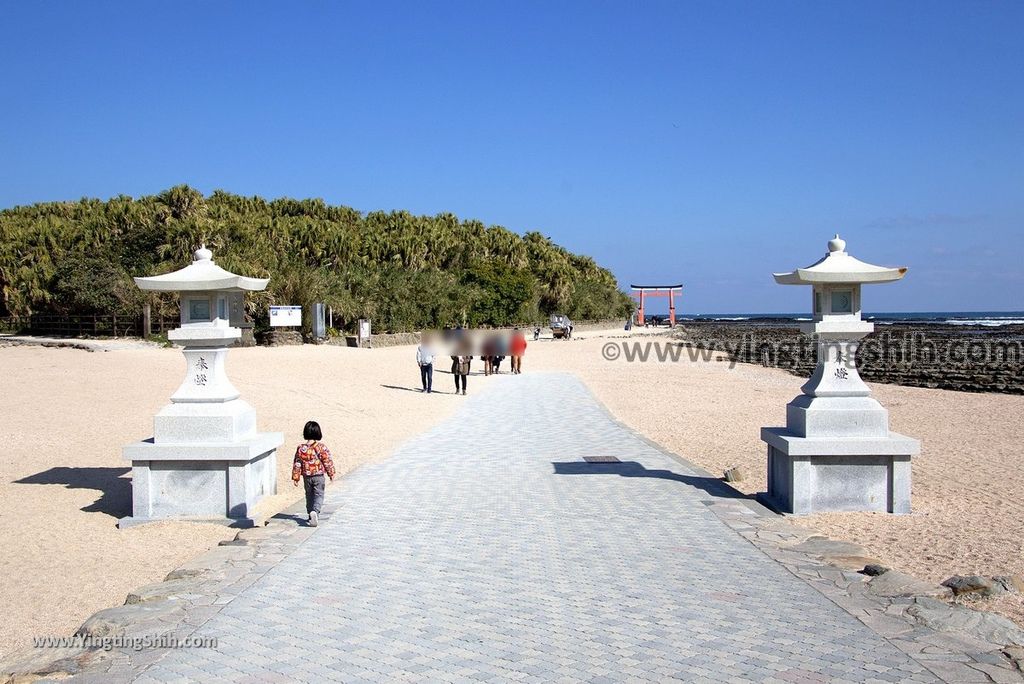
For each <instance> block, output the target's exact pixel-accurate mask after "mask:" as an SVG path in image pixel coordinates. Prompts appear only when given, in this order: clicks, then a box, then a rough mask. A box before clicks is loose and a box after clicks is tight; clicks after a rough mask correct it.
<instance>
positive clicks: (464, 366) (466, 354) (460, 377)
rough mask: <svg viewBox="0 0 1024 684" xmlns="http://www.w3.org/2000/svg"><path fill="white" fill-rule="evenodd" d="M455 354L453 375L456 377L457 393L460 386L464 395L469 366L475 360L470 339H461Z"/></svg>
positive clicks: (456, 346) (453, 357)
mask: <svg viewBox="0 0 1024 684" xmlns="http://www.w3.org/2000/svg"><path fill="white" fill-rule="evenodd" d="M454 351H455V355H454V356H452V376H453V377H454V378H455V393H456V394H458V393H459V386H460V385H461V388H462V395H463V396H465V395H466V377H467V376H468V375H469V367H470V364H471V363H472V361H473V357H472V355H471V352H472V349H471V348H470V346H469V343H468V341H466V340H465V339H463V340H460V341H459V342H458V343H457V344H456V345H455V349H454Z"/></svg>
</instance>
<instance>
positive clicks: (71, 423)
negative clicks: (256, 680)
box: [0, 331, 1024, 654]
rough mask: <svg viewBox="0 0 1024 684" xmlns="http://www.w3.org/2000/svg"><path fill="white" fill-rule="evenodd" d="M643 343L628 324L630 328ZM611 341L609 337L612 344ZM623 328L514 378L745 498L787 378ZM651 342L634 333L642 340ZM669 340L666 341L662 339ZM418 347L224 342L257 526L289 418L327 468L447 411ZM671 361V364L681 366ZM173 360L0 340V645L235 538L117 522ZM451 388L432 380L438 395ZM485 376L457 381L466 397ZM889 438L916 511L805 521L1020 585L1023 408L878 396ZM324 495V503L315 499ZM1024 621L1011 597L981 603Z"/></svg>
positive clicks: (786, 393)
mask: <svg viewBox="0 0 1024 684" xmlns="http://www.w3.org/2000/svg"><path fill="white" fill-rule="evenodd" d="M640 332H642V331H640ZM612 336H614V338H613V337H612ZM622 336H623V333H622V331H588V332H580V333H579V334H578V335H577V337H578V338H580V339H576V340H572V341H552V340H541V341H540V342H537V343H533V342H531V343H530V347H529V349H528V350H527V356H526V359H525V361H524V370H525V372H531V371H535V370H568V371H571V372H574V373H576V374H578V375H579V376H580V377H581V378H582V379H583V380H584V381H585V382H586V383H587V384H588V385H589V386H590V387H591V389H592V390H593V391H594V393H595V394H596V395H597V396H598V397H599V398H600V399H601V401H603V402H604V403H605V405H607V406H608V408H609V409H610V410H611V411H612V413H614V414H615V415H616V416H617V417H618V418H619V419H620V420H622V421H623V422H625V423H626V424H628V425H630V426H631V427H633V428H634V429H637V430H638V431H640V432H643V433H644V434H646V435H647V436H648V437H650V438H652V439H654V440H655V441H657V442H659V443H660V444H662V445H663V446H665V447H666V448H668V449H670V450H672V451H674V452H676V453H678V454H680V455H682V456H683V457H685V458H687V459H689V460H691V461H693V462H695V463H697V464H698V465H701V466H702V467H704V468H706V469H707V470H709V471H711V472H712V473H715V474H720V473H721V472H722V471H723V470H724V469H725V468H727V467H731V466H736V465H738V466H740V467H741V468H743V470H744V471H745V473H746V475H747V480H746V481H744V482H743V483H740V486H741V488H742V489H743V490H744V491H746V492H755V491H759V490H762V489H764V487H765V477H764V462H765V449H764V445H763V444H762V443H761V442H760V440H759V437H758V434H759V428H760V426H762V425H781V424H783V423H784V422H785V410H784V407H785V404H786V402H787V401H789V400H790V399H791V398H793V396H795V395H796V394H797V393H798V392H799V386H800V385H801V384H802V383H801V380H800V379H799V378H797V377H795V376H792V375H789V374H787V373H785V372H783V371H778V370H773V369H765V368H761V367H757V366H737V367H735V368H732V369H730V368H729V364H728V363H723V362H715V361H696V362H690V361H685V360H684V361H680V362H677V363H672V362H669V363H658V362H655V361H649V362H647V363H637V362H633V363H629V362H627V361H625V360H624V359H623V358H621V357H620V358H619V360H616V361H607V360H605V359H604V358H603V356H602V349H603V347H604V345H607V344H609V343H613V344H621V343H622V342H624V341H627V340H623V339H616V338H621V337H622ZM658 339H659V338H643V337H640V338H633V339H632V340H628V341H629V342H635V341H639V342H641V343H644V342H647V341H650V340H658ZM661 339H663V338H661ZM412 356H413V349H412V348H410V347H392V348H385V349H377V350H365V349H347V348H339V347H310V346H306V347H281V348H274V349H266V348H257V349H238V350H234V351H232V352H231V355H230V357H229V360H228V364H229V373H230V377H231V379H232V381H233V382H234V384H235V385H236V386H237V387H238V388H239V390H241V392H242V396H243V397H244V398H245V399H246V400H247V401H249V403H251V404H252V405H253V406H254V407H255V408H256V410H257V415H258V417H259V424H260V428H261V429H264V430H276V431H282V432H284V433H285V444H286V446H285V448H284V449H283V454H282V457H280V458H279V469H280V477H281V482H282V487H281V493H280V494H279V495H278V496H276V497H273V498H271V499H268V500H267V501H266V502H265V503H264V505H263V506H261V512H262V513H264V514H265V515H271V514H273V513H274V512H276V511H278V510H280V509H282V508H284V507H285V506H287V505H288V504H290V503H291V502H293V501H295V500H296V499H297V498H298V497H299V495H300V493H299V491H297V490H294V489H292V488H291V486H290V485H289V484H288V469H289V466H290V458H291V453H290V452H291V445H294V444H295V443H297V442H298V441H299V439H300V437H301V430H302V425H303V423H304V422H305V421H306V420H308V419H310V418H314V419H316V420H319V421H320V422H321V424H322V425H323V427H324V437H325V441H326V442H327V443H328V444H329V445H330V446H331V447H332V449H333V452H334V454H335V457H336V460H337V462H338V467H339V470H340V471H346V470H351V469H352V468H355V467H357V466H358V465H360V464H361V463H365V462H368V461H372V460H375V459H379V458H383V457H385V456H386V455H387V454H388V453H389V452H390V451H391V450H392V449H394V448H395V447H396V446H397V445H398V444H399V443H400V442H401V441H403V440H404V439H406V438H408V437H410V436H412V435H414V434H416V433H418V432H421V431H423V430H425V429H427V428H428V427H430V426H431V425H433V424H435V423H436V422H438V421H440V420H441V419H443V418H444V417H446V416H448V415H450V414H451V413H452V412H453V411H454V410H455V409H456V408H457V407H458V406H459V402H460V400H461V398H460V397H456V396H453V395H450V394H435V395H432V396H430V397H426V396H424V395H421V394H420V393H419V392H417V391H410V389H411V388H413V387H416V386H418V377H417V371H416V369H415V366H414V363H413V361H412ZM684 359H685V356H684ZM183 371H184V368H183V360H182V357H181V354H180V352H178V351H177V350H174V349H152V348H146V349H118V350H116V351H110V352H85V351H81V350H74V349H49V348H42V347H0V378H2V379H3V380H2V382H3V386H2V387H3V391H2V392H0V444H2V445H3V449H2V450H0V539H3V553H2V554H0V614H3V615H4V616H5V619H6V621H5V625H4V627H3V629H2V630H0V654H3V653H6V652H8V651H9V650H10V649H12V648H15V647H20V646H25V645H27V644H28V641H29V639H30V638H31V637H32V636H35V635H65V634H68V633H70V632H72V631H74V629H76V628H77V627H78V625H79V624H81V622H82V621H83V620H84V619H85V618H86V617H88V616H89V615H90V614H92V613H93V612H95V611H96V610H99V609H101V608H105V607H108V606H112V605H118V604H120V603H122V602H123V600H124V597H125V595H126V594H127V592H128V591H129V590H131V589H132V588H134V587H136V586H139V585H142V584H146V583H149V582H156V581H160V580H162V579H163V577H164V575H165V574H166V573H167V572H168V571H170V570H171V569H173V568H174V567H176V566H178V565H180V564H181V563H182V562H184V561H185V560H187V559H188V558H190V557H192V556H194V555H197V554H198V553H200V552H202V551H203V550H205V549H206V548H208V547H210V546H212V545H214V544H216V543H217V542H218V541H220V540H223V539H228V538H230V537H232V536H233V534H234V532H233V531H232V530H229V529H227V528H225V527H221V526H217V525H208V524H198V523H160V524H151V525H143V526H139V527H136V528H131V529H128V530H118V529H117V528H116V526H115V522H116V519H117V518H118V517H121V516H123V515H126V514H127V513H129V511H130V497H131V495H130V491H131V490H130V479H129V478H130V472H129V469H128V467H127V464H126V463H125V462H124V461H122V460H121V457H120V448H121V446H122V445H123V444H125V443H128V442H131V441H134V440H136V439H139V438H141V437H145V436H148V435H149V434H150V433H151V426H152V416H153V414H154V413H156V411H158V410H159V409H160V407H161V406H163V405H164V404H165V403H166V401H167V398H168V397H169V396H170V394H171V393H172V392H173V391H174V390H175V389H176V388H177V385H178V383H179V382H180V380H181V377H182V375H183ZM450 380H451V378H450V376H449V375H447V374H436V375H435V381H436V383H437V384H436V387H437V388H438V389H440V390H442V391H444V392H447V391H448V384H449V382H450ZM486 383H487V379H486V378H483V377H478V376H476V375H474V376H472V377H471V378H470V383H469V390H470V392H471V393H473V392H474V391H479V390H480V388H481V387H484V386H485V385H486ZM873 389H874V390H875V393H876V397H877V398H878V399H879V400H880V401H881V402H882V403H883V404H884V405H885V406H887V407H888V408H889V409H890V412H891V419H892V428H893V429H894V430H897V431H899V432H903V433H905V434H908V435H912V436H915V437H919V438H921V439H922V440H923V443H924V446H923V453H922V455H921V456H920V457H919V458H918V459H916V460H915V462H914V513H913V514H912V515H909V516H899V517H894V516H886V515H876V514H859V513H856V514H842V515H827V516H812V517H810V518H806V519H803V520H801V522H803V523H804V524H807V525H810V526H813V527H816V528H818V529H820V530H822V531H823V532H825V533H826V534H828V535H830V536H833V537H835V538H839V539H849V540H852V541H856V542H859V543H861V544H863V545H865V546H866V547H867V548H868V549H870V550H871V552H872V553H873V554H874V555H875V556H877V557H878V558H879V559H881V560H882V561H884V562H885V563H887V564H890V565H892V566H894V567H897V568H900V569H903V570H905V571H908V572H912V573H914V574H916V575H919V576H921V577H926V578H930V579H933V580H936V581H938V580H942V579H944V578H946V577H948V576H949V575H951V574H954V573H973V572H977V573H980V574H986V575H998V574H1017V575H1021V576H1024V557H1022V541H1024V503H1022V497H1021V494H1022V493H1024V473H1022V472H1021V470H1020V469H1019V468H1017V467H1016V465H1017V462H1018V460H1019V455H1020V452H1021V449H1020V447H1019V446H1018V445H1019V444H1021V443H1022V438H1024V422H1022V421H1021V420H1020V418H1019V417H1020V415H1021V413H1022V409H1024V397H1016V396H1008V395H979V394H965V393H957V392H948V391H943V390H928V389H918V388H907V387H897V386H891V385H874V386H873ZM327 496H331V488H330V487H329V488H328V491H327ZM990 605H991V607H994V608H995V609H997V610H1000V611H1001V612H1004V613H1006V614H1008V615H1010V616H1011V617H1014V618H1015V619H1017V620H1018V622H1021V623H1022V624H1024V602H1022V601H1020V600H1019V599H1017V598H1010V599H1003V600H1002V601H1001V602H998V603H997V602H990Z"/></svg>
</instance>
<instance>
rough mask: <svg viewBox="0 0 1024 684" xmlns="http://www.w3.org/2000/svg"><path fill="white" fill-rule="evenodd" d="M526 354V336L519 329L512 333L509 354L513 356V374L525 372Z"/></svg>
mask: <svg viewBox="0 0 1024 684" xmlns="http://www.w3.org/2000/svg"><path fill="white" fill-rule="evenodd" d="M525 353H526V335H524V334H523V331H522V330H520V329H519V328H516V329H515V330H514V331H513V332H512V342H511V344H509V354H511V356H512V372H513V373H514V374H516V375H519V374H520V373H522V372H523V354H525Z"/></svg>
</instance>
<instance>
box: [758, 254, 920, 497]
mask: <svg viewBox="0 0 1024 684" xmlns="http://www.w3.org/2000/svg"><path fill="white" fill-rule="evenodd" d="M828 250H829V251H828V253H827V254H826V255H825V257H824V258H823V259H821V260H820V261H818V262H816V263H814V264H812V265H811V266H808V267H807V268H798V269H797V270H795V271H792V272H790V273H775V274H774V277H775V282H777V283H779V284H781V285H810V286H811V288H812V292H813V295H812V296H813V300H812V307H813V308H812V310H813V312H814V319H813V321H811V322H809V323H804V324H802V325H801V326H800V328H801V332H803V333H805V334H808V335H816V336H817V339H818V365H817V367H816V368H815V369H814V374H813V375H812V376H811V378H810V380H808V381H807V383H806V384H804V386H803V387H802V388H801V390H802V391H803V394H801V395H800V396H798V397H797V398H796V399H794V400H793V401H791V402H790V403H789V404H788V405H787V406H786V427H784V428H761V440H762V441H764V442H767V444H768V495H767V499H768V503H769V504H771V505H772V506H773V507H775V508H777V509H778V510H781V511H785V512H788V513H796V514H808V513H819V512H825V511H888V512H889V513H909V512H910V457H911V456H913V455H915V454H917V453H918V452H919V451H920V442H918V441H917V440H916V439H911V438H909V437H904V436H903V435H899V434H896V433H894V432H890V431H889V412H888V411H886V410H885V408H883V407H882V405H881V404H879V403H878V401H876V400H875V399H873V398H872V397H871V390H870V389H869V388H868V386H867V385H865V384H864V381H863V380H861V379H860V375H859V374H858V372H857V366H856V363H855V359H856V354H857V346H858V345H859V343H860V340H861V339H862V338H863V337H864V336H865V335H867V334H869V333H870V332H872V331H873V330H874V324H873V323H869V322H867V321H864V320H862V319H861V285H865V284H877V283H889V282H893V281H896V280H899V279H901V278H902V277H903V276H904V275H906V272H907V269H906V268H905V267H901V268H886V267H884V266H874V265H872V264H866V263H864V262H863V261H860V260H858V259H855V258H854V257H852V256H850V255H849V254H847V252H846V242H845V241H844V240H842V239H840V237H839V235H836V236H835V238H834V239H832V240H830V241H829V243H828Z"/></svg>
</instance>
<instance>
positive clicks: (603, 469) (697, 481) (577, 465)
mask: <svg viewBox="0 0 1024 684" xmlns="http://www.w3.org/2000/svg"><path fill="white" fill-rule="evenodd" d="M551 465H553V466H554V467H555V475H618V476H619V477H654V478H658V479H659V480H672V481H673V482H680V483H682V484H686V485H690V486H691V487H696V488H697V489H700V490H702V491H705V492H707V493H708V494H710V495H711V496H714V497H717V498H720V499H750V500H754V499H755V497H754V496H753V495H751V494H743V493H742V492H738V491H736V490H735V489H733V488H732V487H730V486H729V485H727V484H726V483H724V482H722V481H721V480H719V479H718V478H715V477H703V476H700V475H680V474H679V473H674V472H672V471H671V470H648V469H647V468H645V467H644V466H643V464H642V463H637V462H636V461H623V462H621V463H588V462H586V461H571V462H568V463H557V462H552V463H551Z"/></svg>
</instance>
